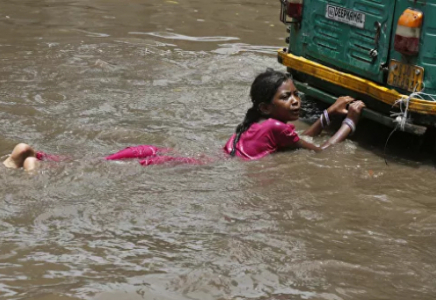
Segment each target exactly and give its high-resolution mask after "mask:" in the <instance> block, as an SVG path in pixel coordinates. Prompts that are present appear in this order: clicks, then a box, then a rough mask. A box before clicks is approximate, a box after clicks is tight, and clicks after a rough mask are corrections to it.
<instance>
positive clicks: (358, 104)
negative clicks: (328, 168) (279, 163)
mask: <svg viewBox="0 0 436 300" xmlns="http://www.w3.org/2000/svg"><path fill="white" fill-rule="evenodd" d="M364 107H365V104H364V103H363V102H362V101H355V102H353V103H352V104H350V107H349V111H348V114H347V118H348V119H350V120H351V121H353V122H354V124H357V121H359V117H360V113H361V112H362V109H363V108H364ZM309 129H310V128H309ZM350 133H351V128H350V126H349V125H347V124H345V123H342V125H341V127H340V128H339V129H338V131H336V133H335V134H334V135H333V136H332V137H331V138H330V139H328V141H326V142H325V143H324V144H322V145H321V146H317V145H314V144H312V143H309V142H306V141H303V140H299V141H298V142H297V147H298V148H303V149H308V150H313V151H315V152H320V151H322V150H324V149H327V148H328V147H330V146H331V145H334V144H337V143H340V142H342V141H343V140H345V139H346V138H347V136H348V135H349V134H350Z"/></svg>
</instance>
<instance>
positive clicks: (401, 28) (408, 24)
mask: <svg viewBox="0 0 436 300" xmlns="http://www.w3.org/2000/svg"><path fill="white" fill-rule="evenodd" d="M423 17H424V15H423V13H422V12H421V11H419V10H415V9H412V8H408V9H406V10H405V11H404V12H403V14H402V15H401V16H400V18H399V19H398V24H397V31H396V32H395V40H394V49H395V51H398V52H400V53H402V54H404V55H418V53H419V40H420V36H421V27H422V19H423Z"/></svg>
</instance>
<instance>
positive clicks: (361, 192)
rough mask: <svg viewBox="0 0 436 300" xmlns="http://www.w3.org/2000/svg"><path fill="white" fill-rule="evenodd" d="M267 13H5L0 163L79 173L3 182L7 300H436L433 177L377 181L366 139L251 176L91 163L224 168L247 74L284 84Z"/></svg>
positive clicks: (187, 4) (380, 173)
mask: <svg viewBox="0 0 436 300" xmlns="http://www.w3.org/2000/svg"><path fill="white" fill-rule="evenodd" d="M278 9H279V3H278V1H270V2H264V1H259V0H252V1H229V0H223V1H194V0H177V1H139V0H124V1H121V0H93V1H85V0H76V1H72V0H57V1H55V0H45V1H40V0H32V1H30V0H28V1H18V0H14V1H12V0H9V1H7V0H3V1H1V3H0V32H1V34H0V59H1V65H0V70H1V71H0V82H1V90H0V155H6V154H7V153H8V152H9V151H10V150H11V149H12V147H13V145H14V144H15V143H17V142H20V141H25V142H27V143H30V144H31V145H33V146H34V147H35V148H36V149H38V150H43V151H46V152H49V153H67V154H69V155H71V157H72V160H71V161H68V162H64V163H60V164H56V163H53V164H45V165H44V166H43V168H42V169H41V170H40V171H39V172H38V173H37V174H33V175H29V174H25V173H24V172H22V171H14V170H12V171H11V170H5V169H1V172H0V232H1V234H0V298H1V299H50V300H51V299H165V300H167V299H171V300H172V299H201V300H206V299H328V300H340V299H362V300H366V299H368V300H373V299H405V300H410V299H420V300H423V299H434V298H435V297H436V287H435V283H436V271H435V270H436V258H435V253H436V251H435V247H436V242H435V238H436V234H435V233H436V199H435V191H436V189H435V182H436V173H435V169H434V165H433V163H431V162H429V161H427V160H416V159H410V158H408V157H407V155H406V156H405V155H402V153H403V154H404V153H407V149H406V150H404V151H402V150H401V149H400V151H399V152H398V153H399V154H398V153H396V154H395V155H394V154H393V153H392V152H389V153H388V156H389V165H388V166H387V165H386V164H385V162H384V159H383V155H382V152H383V149H382V147H380V146H379V145H378V144H377V145H374V144H371V143H368V142H365V141H366V140H365V138H364V137H361V139H359V138H358V137H356V138H355V139H353V140H347V141H346V142H345V143H342V144H340V145H337V146H335V147H334V148H332V149H330V150H328V151H326V152H324V153H321V154H314V153H311V152H307V151H296V152H291V153H280V154H277V155H273V156H270V157H267V158H265V159H262V160H260V161H255V162H242V161H239V160H237V159H225V158H220V159H218V160H216V161H215V162H213V163H211V164H207V165H204V166H152V167H147V168H143V167H141V166H140V165H138V164H137V163H133V162H132V163H109V162H104V161H102V160H101V159H100V157H101V156H103V155H104V154H108V153H111V152H113V151H116V150H119V149H121V148H123V147H126V146H128V145H135V144H156V145H159V146H168V147H174V148H176V149H177V150H178V151H180V152H181V153H183V154H186V155H199V154H202V153H204V154H206V155H211V156H217V157H220V155H221V151H220V149H221V147H222V146H223V145H224V143H225V142H226V140H227V138H228V137H229V136H230V134H231V133H232V132H233V130H234V128H235V126H236V124H237V123H238V122H239V121H240V120H241V119H242V117H243V115H244V113H245V110H246V109H247V108H248V106H249V105H248V101H249V100H248V89H249V85H250V83H251V81H252V79H253V78H254V76H255V75H256V74H257V73H258V72H260V71H262V70H264V69H265V68H266V67H274V68H276V69H283V68H281V66H280V65H278V63H277V61H276V58H275V54H274V50H275V49H277V48H279V47H283V46H284V42H283V41H284V37H285V35H286V32H285V28H284V26H283V25H281V24H280V23H279V21H278ZM316 109H317V108H316V107H315V108H314V107H312V106H311V105H308V104H307V105H306V113H307V115H308V116H309V118H310V117H311V116H312V117H314V116H315V115H316ZM296 125H297V128H298V129H299V130H302V129H304V128H305V127H306V126H307V124H306V123H305V122H301V121H299V122H297V123H296ZM374 127H375V128H377V126H374ZM375 131H377V130H372V131H371V130H370V131H368V132H366V134H367V135H368V134H369V135H371V134H373V133H374V132H375ZM360 136H362V134H361V135H360ZM325 138H326V136H322V137H320V138H317V139H316V140H315V142H318V143H320V142H322V141H323V140H324V139H325ZM397 154H398V155H397Z"/></svg>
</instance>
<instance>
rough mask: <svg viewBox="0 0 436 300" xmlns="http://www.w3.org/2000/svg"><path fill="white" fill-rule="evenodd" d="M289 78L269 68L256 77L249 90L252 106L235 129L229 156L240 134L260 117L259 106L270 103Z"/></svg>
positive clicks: (233, 154)
mask: <svg viewBox="0 0 436 300" xmlns="http://www.w3.org/2000/svg"><path fill="white" fill-rule="evenodd" d="M290 78H291V77H290V76H289V75H288V74H285V73H282V72H278V71H274V70H273V69H271V68H268V69H266V71H265V72H263V73H260V74H259V75H257V76H256V78H255V79H254V81H253V83H252V84H251V89H250V98H251V102H252V103H253V106H252V107H250V108H249V109H248V110H247V112H246V114H245V118H244V120H243V121H242V123H241V124H239V125H238V126H237V127H236V137H235V139H234V140H233V149H232V151H231V152H230V155H231V156H235V154H236V144H237V143H238V142H239V139H240V138H241V135H242V133H244V132H245V131H246V130H248V128H250V126H251V124H253V123H254V122H256V121H257V120H259V119H260V118H261V117H262V113H261V111H260V109H259V105H260V104H261V103H271V102H272V100H273V99H274V95H275V94H276V92H277V90H278V88H279V87H280V86H281V85H282V84H283V82H285V81H287V80H288V79H290Z"/></svg>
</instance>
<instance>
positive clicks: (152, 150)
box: [105, 145, 169, 160]
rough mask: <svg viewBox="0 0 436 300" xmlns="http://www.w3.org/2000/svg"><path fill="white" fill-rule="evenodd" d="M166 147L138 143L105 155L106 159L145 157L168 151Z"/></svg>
mask: <svg viewBox="0 0 436 300" xmlns="http://www.w3.org/2000/svg"><path fill="white" fill-rule="evenodd" d="M168 151H169V149H167V148H158V147H155V146H152V145H139V146H133V147H127V148H125V149H123V150H121V151H118V152H116V153H114V154H111V155H109V156H106V157H105V159H106V160H120V159H132V158H139V159H140V158H147V157H149V156H154V155H157V154H159V153H163V152H168Z"/></svg>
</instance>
